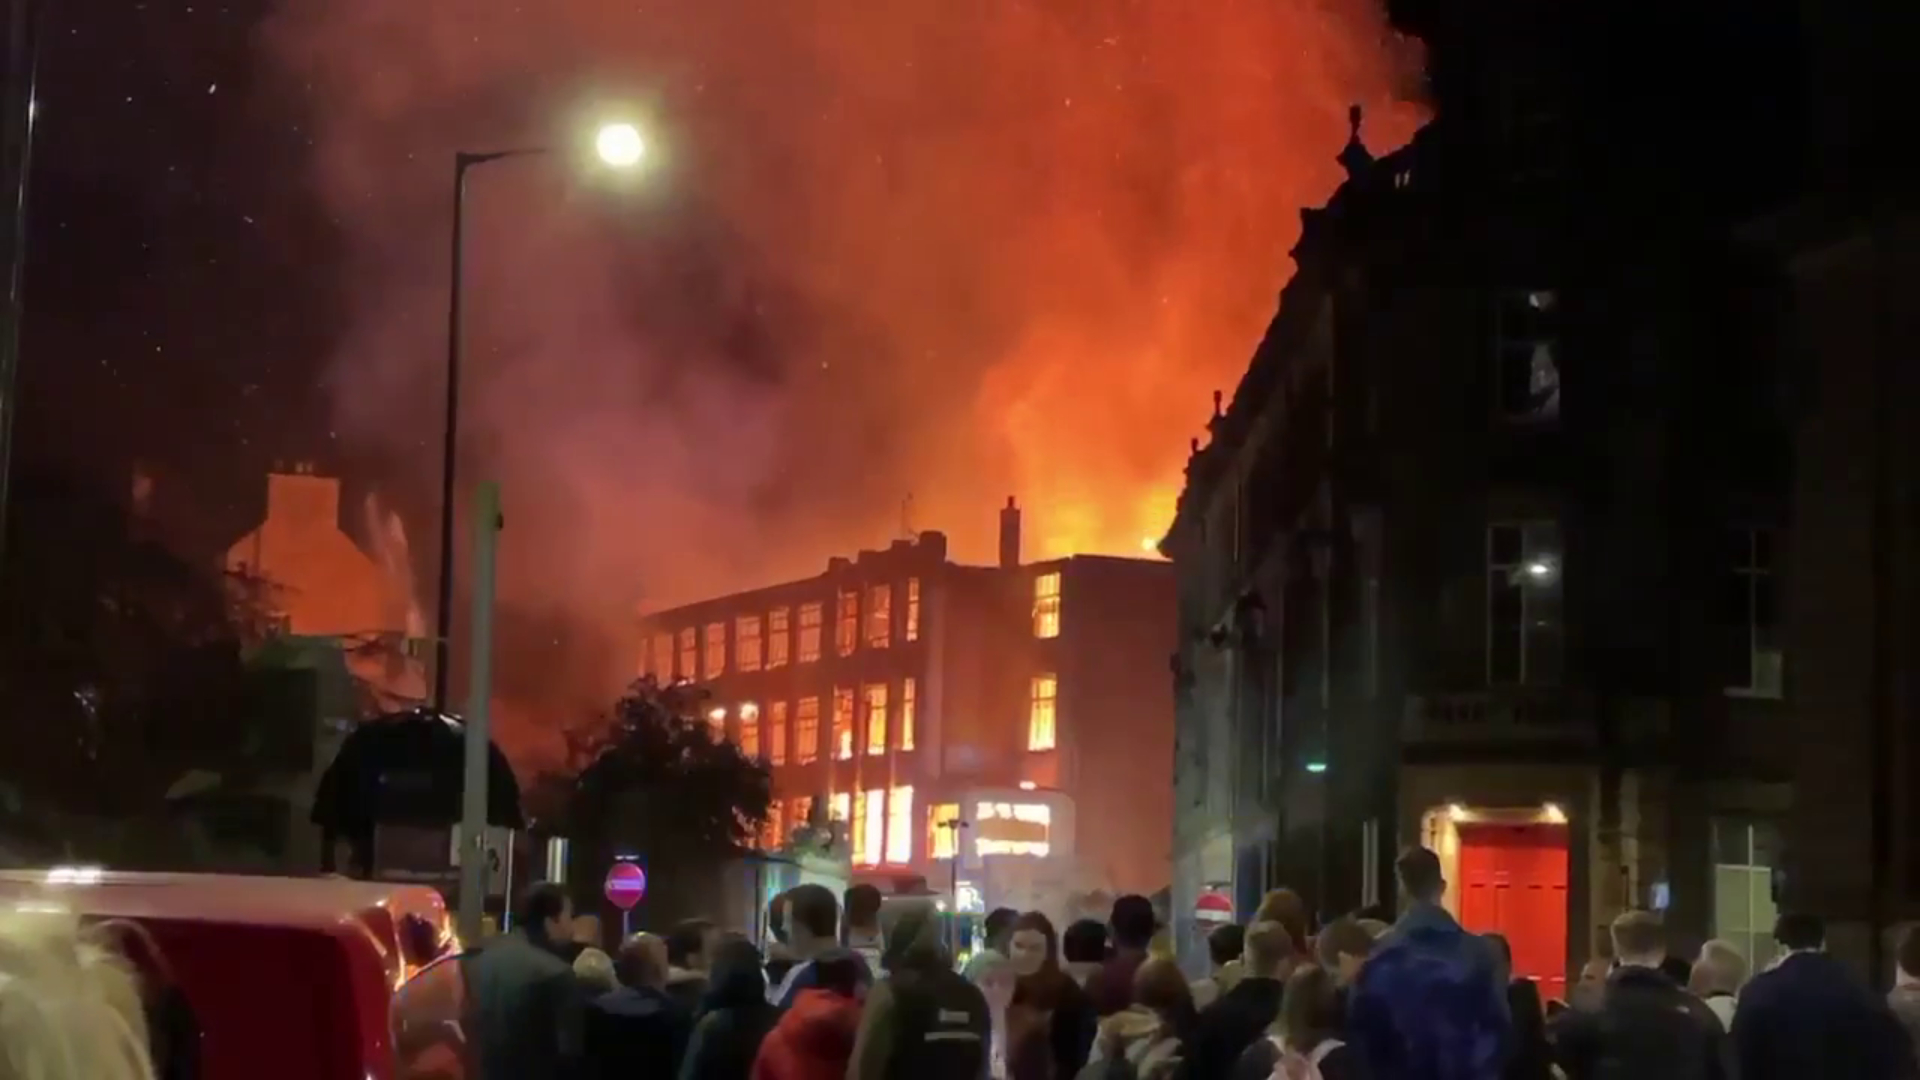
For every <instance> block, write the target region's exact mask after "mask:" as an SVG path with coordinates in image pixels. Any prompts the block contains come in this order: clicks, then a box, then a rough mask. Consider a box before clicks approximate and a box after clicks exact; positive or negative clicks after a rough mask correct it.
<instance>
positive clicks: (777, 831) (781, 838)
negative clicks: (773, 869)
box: [760, 799, 787, 851]
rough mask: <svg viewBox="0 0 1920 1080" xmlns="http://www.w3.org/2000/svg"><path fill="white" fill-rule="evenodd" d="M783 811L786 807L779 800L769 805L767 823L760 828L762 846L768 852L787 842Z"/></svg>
mask: <svg viewBox="0 0 1920 1080" xmlns="http://www.w3.org/2000/svg"><path fill="white" fill-rule="evenodd" d="M782 809H784V807H782V806H781V805H780V800H779V799H775V800H773V801H772V802H770V803H768V804H767V820H766V823H765V824H763V825H762V826H761V827H760V846H761V847H762V848H764V849H766V850H768V851H772V850H774V849H775V848H777V847H779V846H780V845H781V844H782V843H785V842H786V839H787V830H786V823H785V822H784V821H782V820H781V818H782V816H783V815H782V814H781V812H780V811H781V810H782Z"/></svg>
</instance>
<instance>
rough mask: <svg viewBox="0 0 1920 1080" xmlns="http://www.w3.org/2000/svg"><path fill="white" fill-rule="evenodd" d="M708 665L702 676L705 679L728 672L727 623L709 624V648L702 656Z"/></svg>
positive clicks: (717, 676) (715, 677)
mask: <svg viewBox="0 0 1920 1080" xmlns="http://www.w3.org/2000/svg"><path fill="white" fill-rule="evenodd" d="M701 659H702V660H704V661H706V666H705V667H704V668H703V669H702V670H701V673H700V676H701V678H704V679H717V678H719V677H720V676H722V675H725V674H726V673H727V624H726V623H718V622H716V623H708V624H707V650H706V654H705V655H704V656H702V657H701Z"/></svg>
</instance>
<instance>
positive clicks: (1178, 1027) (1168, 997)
mask: <svg viewBox="0 0 1920 1080" xmlns="http://www.w3.org/2000/svg"><path fill="white" fill-rule="evenodd" d="M1123 899H1124V898H1123ZM1115 906H1116V907H1117V906H1118V904H1116V905H1115ZM1129 996H1130V997H1131V998H1132V1000H1133V1003H1132V1004H1130V1005H1128V1006H1127V1007H1125V1008H1123V1009H1121V1010H1120V1011H1118V1012H1116V1013H1113V1014H1112V1015H1111V1016H1108V1017H1106V1018H1105V1019H1103V1020H1101V1021H1100V1032H1099V1034H1098V1035H1097V1036H1096V1037H1095V1038H1094V1041H1093V1054H1092V1056H1091V1057H1090V1058H1089V1059H1088V1061H1087V1065H1086V1068H1084V1069H1081V1070H1080V1078H1079V1080H1175V1078H1176V1077H1179V1076H1182V1075H1185V1065H1184V1059H1185V1055H1186V1047H1187V1041H1188V1039H1189V1037H1190V1036H1191V1033H1192V1032H1193V1029H1194V1015H1193V992H1192V991H1191V990H1189V989H1188V988H1187V978H1186V975H1185V974H1184V973H1183V972H1182V971H1181V970H1180V965H1179V964H1176V963H1174V962H1173V961H1171V960H1160V959H1154V960H1147V961H1144V962H1142V963H1141V964H1140V966H1139V967H1138V968H1136V969H1135V971H1134V982H1133V988H1132V993H1131V994H1130V995H1129Z"/></svg>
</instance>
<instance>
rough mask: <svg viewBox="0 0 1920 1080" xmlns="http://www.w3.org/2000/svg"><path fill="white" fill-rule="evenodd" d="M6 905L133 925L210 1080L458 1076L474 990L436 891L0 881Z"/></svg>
mask: <svg viewBox="0 0 1920 1080" xmlns="http://www.w3.org/2000/svg"><path fill="white" fill-rule="evenodd" d="M0 904H15V905H45V906H55V907H59V908H61V909H63V910H69V911H73V912H76V913H77V914H79V915H81V916H82V917H83V918H87V919H91V920H117V921H126V922H131V923H134V924H137V925H138V926H139V927H140V928H142V929H144V930H145V931H146V934H147V935H149V936H150V937H151V938H152V941H153V944H154V945H155V947H156V948H157V949H158V951H159V953H160V954H161V957H162V958H163V962H164V964H165V966H166V968H167V969H168V972H169V975H170V978H171V979H172V981H173V983H174V985H175V987H176V988H177V989H178V990H179V991H180V993H181V994H182V995H183V996H184V997H185V999H186V1002H187V1004H188V1006H189V1007H190V1008H191V1010H192V1012H193V1016H194V1020H195V1021H196V1023H197V1025H198V1027H199V1030H200V1053H199V1058H200V1067H201V1076H202V1077H204V1078H205V1080H255V1078H257V1077H260V1076H274V1077H276V1078H284V1080H428V1078H433V1080H459V1078H460V1077H461V1076H462V1075H463V1070H462V1068H461V1060H462V1057H463V1053H462V1050H463V1045H464V1041H463V1039H462V1036H461V1032H460V1027H459V1022H460V1018H461V1010H462V1007H463V1004H462V1003H463V998H464V994H463V990H464V983H463V981H462V980H461V978H460V968H459V957H458V953H459V951H460V946H459V942H458V939H457V938H456V937H455V936H454V934H453V933H452V930H451V927H450V924H449V923H448V920H447V914H446V907H445V904H444V902H442V901H441V899H440V896H439V894H438V893H437V892H434V891H433V890H432V889H429V888H425V887H422V886H407V885H385V884H380V883H376V882H364V881H349V880H345V879H336V878H272V877H249V876H240V875H223V874H136V873H118V872H112V871H101V870H98V869H94V868H88V867H54V868H51V869H47V870H39V871H21V870H14V871H4V872H0Z"/></svg>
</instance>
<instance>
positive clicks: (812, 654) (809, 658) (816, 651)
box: [800, 603, 823, 664]
mask: <svg viewBox="0 0 1920 1080" xmlns="http://www.w3.org/2000/svg"><path fill="white" fill-rule="evenodd" d="M822 614H823V613H822V612H821V610H820V605H819V604H818V603H812V604H801V605H800V662H801V663H803V664H811V663H813V662H814V661H816V660H818V659H820V619H821V615H822Z"/></svg>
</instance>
